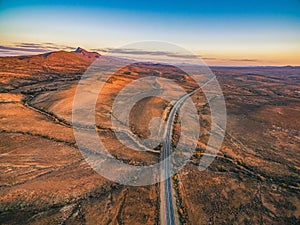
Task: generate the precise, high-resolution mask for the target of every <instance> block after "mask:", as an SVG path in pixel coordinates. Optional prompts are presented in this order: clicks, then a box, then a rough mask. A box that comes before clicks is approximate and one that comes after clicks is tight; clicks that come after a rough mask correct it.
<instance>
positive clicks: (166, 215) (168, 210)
mask: <svg viewBox="0 0 300 225" xmlns="http://www.w3.org/2000/svg"><path fill="white" fill-rule="evenodd" d="M199 89H200V88H197V89H195V90H194V91H192V92H190V93H188V94H186V95H184V96H182V97H181V98H180V99H179V100H178V101H177V102H176V103H175V105H174V106H173V108H172V110H171V112H170V115H169V117H168V120H167V126H166V130H165V134H164V141H163V146H162V155H161V160H164V161H163V168H162V171H163V173H162V176H164V179H163V180H164V182H163V185H162V186H161V190H160V195H161V200H162V201H163V204H161V205H163V208H162V213H161V215H162V218H161V223H162V224H163V225H174V224H175V221H176V220H175V214H174V213H175V212H176V210H175V209H174V205H173V197H172V185H171V169H172V161H171V153H172V151H171V150H172V147H171V140H172V125H173V121H174V118H175V115H176V113H177V112H178V110H179V108H180V107H181V105H182V104H183V102H184V101H185V100H186V99H187V98H188V97H190V96H191V95H192V94H194V93H195V92H196V91H197V90H199ZM169 156H170V157H169Z"/></svg>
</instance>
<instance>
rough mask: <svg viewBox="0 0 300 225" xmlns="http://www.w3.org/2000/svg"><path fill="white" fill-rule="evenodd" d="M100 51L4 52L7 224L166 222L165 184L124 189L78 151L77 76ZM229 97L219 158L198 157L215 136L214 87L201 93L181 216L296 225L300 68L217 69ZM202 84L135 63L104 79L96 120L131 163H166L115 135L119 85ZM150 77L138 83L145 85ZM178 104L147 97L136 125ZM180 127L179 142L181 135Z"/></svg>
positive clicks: (299, 214)
mask: <svg viewBox="0 0 300 225" xmlns="http://www.w3.org/2000/svg"><path fill="white" fill-rule="evenodd" d="M99 57H101V56H100V55H99V54H97V53H90V52H87V51H85V50H84V49H81V48H78V49H76V50H75V51H74V52H64V51H59V52H52V53H47V54H42V55H37V56H20V57H2V58H0V81H1V82H0V124H1V130H0V140H1V141H0V155H1V157H0V171H1V173H0V190H1V191H0V222H1V224H159V204H160V203H159V184H156V185H150V186H145V187H130V186H123V185H120V184H117V183H114V182H112V181H109V180H107V179H105V178H103V177H102V176H100V175H99V174H97V173H96V172H95V171H94V170H93V169H92V168H91V167H90V166H89V165H88V164H87V163H86V162H85V160H84V159H83V157H82V155H81V154H80V151H79V150H78V149H77V144H76V142H75V139H74V136H73V132H72V104H73V97H74V93H75V90H76V84H77V82H78V80H80V78H81V76H82V74H83V73H84V71H85V70H86V69H87V68H88V67H89V65H90V64H91V63H92V62H93V61H94V60H96V59H98V58H99ZM212 70H213V72H214V73H215V74H216V75H217V78H218V80H219V82H220V85H221V88H222V90H223V93H224V96H225V100H226V105H227V113H228V115H227V116H228V118H227V126H228V127H227V130H226V137H225V140H224V143H223V145H222V148H221V150H220V152H219V154H218V156H217V158H216V160H215V161H214V163H213V164H212V165H211V166H210V167H209V168H208V169H207V170H206V171H204V172H199V171H198V167H197V166H198V163H199V159H200V158H201V156H202V154H203V153H204V149H205V147H206V143H207V140H208V136H209V128H210V111H209V106H208V105H207V101H206V99H205V96H204V95H203V93H202V92H201V91H199V92H196V93H195V94H194V95H193V96H192V99H193V101H194V103H195V105H196V106H197V109H198V111H199V112H200V121H201V130H200V131H201V136H200V138H199V142H198V146H197V149H196V150H197V151H196V152H195V154H194V156H193V157H192V158H191V160H190V161H189V163H188V164H187V166H186V167H185V168H184V169H183V170H182V171H180V172H179V173H178V174H177V175H176V176H174V178H173V180H174V188H175V190H176V193H177V196H176V198H177V207H178V208H177V210H178V212H179V214H180V220H181V222H182V223H183V224H278V225H279V224H299V222H300V197H299V196H300V195H299V188H300V186H299V185H300V177H299V173H300V168H299V165H300V163H299V161H300V155H299V154H300V152H299V147H300V139H299V127H300V124H299V123H300V122H299V121H300V116H299V110H300V101H299V94H300V86H299V83H300V80H299V76H300V68H297V67H266V68H258V67H253V68H251V67H249V68H229V67H224V68H222V67H215V68H212ZM149 75H151V76H155V77H164V78H168V79H172V80H174V81H175V82H176V83H177V84H179V85H181V86H182V87H183V88H184V89H185V90H187V91H191V90H193V89H194V88H195V87H196V84H195V82H194V81H193V80H192V79H190V78H189V77H188V76H186V74H184V72H183V71H180V70H179V69H178V68H176V67H171V66H162V65H150V64H133V65H130V66H128V67H126V68H123V69H122V70H120V71H118V72H117V73H116V74H115V75H114V76H113V77H112V78H111V79H110V80H109V82H107V83H106V84H105V87H104V89H103V92H102V93H101V98H99V99H98V100H97V104H96V112H97V115H96V125H97V127H96V129H97V132H98V134H99V137H100V138H101V140H102V141H103V142H104V143H105V144H106V146H107V148H108V150H109V151H110V152H111V153H112V154H113V155H114V156H115V157H117V158H118V159H120V160H122V161H124V162H126V163H128V164H131V165H148V164H153V163H155V162H157V161H158V160H159V150H160V149H159V146H158V147H157V148H155V149H154V150H155V151H153V152H151V151H149V152H148V151H146V152H142V153H140V152H138V153H137V152H136V151H133V150H132V149H130V148H128V147H125V146H123V145H122V144H121V143H120V142H119V141H118V140H117V139H116V137H115V134H114V130H112V127H111V123H110V116H111V115H110V111H111V105H112V102H113V100H114V98H115V96H116V94H117V93H118V92H119V91H120V90H121V89H122V88H123V87H124V86H126V85H127V84H128V83H130V82H132V81H133V80H137V79H138V78H140V77H146V76H149ZM143 88H147V86H143V87H136V91H139V90H140V89H143ZM169 108H170V103H169V102H167V101H164V100H163V99H160V98H155V97H153V98H147V99H143V100H142V101H141V102H139V104H136V105H135V107H134V108H133V110H132V112H131V115H130V117H131V118H132V120H131V128H132V129H131V131H132V133H133V134H135V135H138V136H139V137H140V138H142V139H143V138H146V137H147V136H149V134H150V132H149V129H148V125H149V122H150V121H151V118H152V117H157V116H160V117H162V118H165V117H166V116H167V113H168V109H169ZM180 129H181V127H180V118H178V123H176V125H175V127H174V131H175V132H174V135H173V139H174V143H175V144H176V142H177V139H178V135H179V132H180Z"/></svg>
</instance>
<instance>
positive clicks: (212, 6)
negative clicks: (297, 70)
mask: <svg viewBox="0 0 300 225" xmlns="http://www.w3.org/2000/svg"><path fill="white" fill-rule="evenodd" d="M0 6H1V7H0V31H1V36H0V44H1V46H2V49H1V48H0V54H2V55H5V54H21V53H22V54H24V52H22V51H17V50H12V51H10V52H9V50H8V49H7V47H16V46H17V45H19V46H20V45H21V43H32V44H39V45H40V47H45V44H44V43H52V44H51V45H52V47H54V46H55V45H56V47H57V46H60V47H61V48H65V49H68V48H69V47H70V49H71V48H73V47H77V46H82V47H84V48H87V49H96V48H97V49H102V48H113V47H119V46H121V45H124V44H127V43H130V42H136V41H143V40H161V41H167V42H172V43H176V44H179V45H180V46H182V47H184V48H186V49H188V50H190V51H192V52H194V53H195V54H199V55H201V56H204V57H206V58H215V59H216V60H215V62H209V63H212V64H213V63H215V64H228V63H234V62H235V61H236V63H241V62H242V60H243V59H245V63H248V64H249V63H253V62H256V63H257V64H265V65H270V64H276V65H277V64H278V65H281V64H282V65H284V64H292V65H297V64H300V62H299V58H300V55H299V52H300V43H299V40H300V1H299V0H287V1H279V0H273V1H269V0H266V1H256V0H248V1H243V0H240V1H238V0H227V1H224V0H223V1H221V0H211V1H201V0H199V1H188V0H187V1H182V0H181V1H179V0H173V1H157V0H152V1H115V0H110V1H109V0H107V1H14V0H12V1H8V0H4V1H0ZM3 47H6V49H5V50H3ZM48 47H49V46H48ZM54 48H55V47H54ZM50 49H51V48H50ZM1 51H2V52H1ZM41 51H43V49H42V50H41ZM25 53H26V49H25Z"/></svg>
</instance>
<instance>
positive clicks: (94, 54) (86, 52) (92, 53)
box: [74, 47, 101, 59]
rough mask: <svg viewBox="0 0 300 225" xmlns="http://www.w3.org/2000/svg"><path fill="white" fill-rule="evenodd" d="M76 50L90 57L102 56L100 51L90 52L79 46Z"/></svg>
mask: <svg viewBox="0 0 300 225" xmlns="http://www.w3.org/2000/svg"><path fill="white" fill-rule="evenodd" d="M74 52H75V53H77V54H81V55H82V56H84V57H88V58H90V59H95V58H96V59H97V58H99V57H100V56H101V55H100V54H99V53H98V52H89V51H87V50H85V49H83V48H81V47H78V48H77V49H76V50H75V51H74Z"/></svg>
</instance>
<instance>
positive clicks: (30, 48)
mask: <svg viewBox="0 0 300 225" xmlns="http://www.w3.org/2000/svg"><path fill="white" fill-rule="evenodd" d="M74 49H75V48H74V47H72V46H66V45H57V44H54V43H50V42H48V43H27V42H24V43H15V44H12V45H9V46H3V45H1V46H0V56H18V55H34V54H41V53H46V52H51V51H58V50H74Z"/></svg>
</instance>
